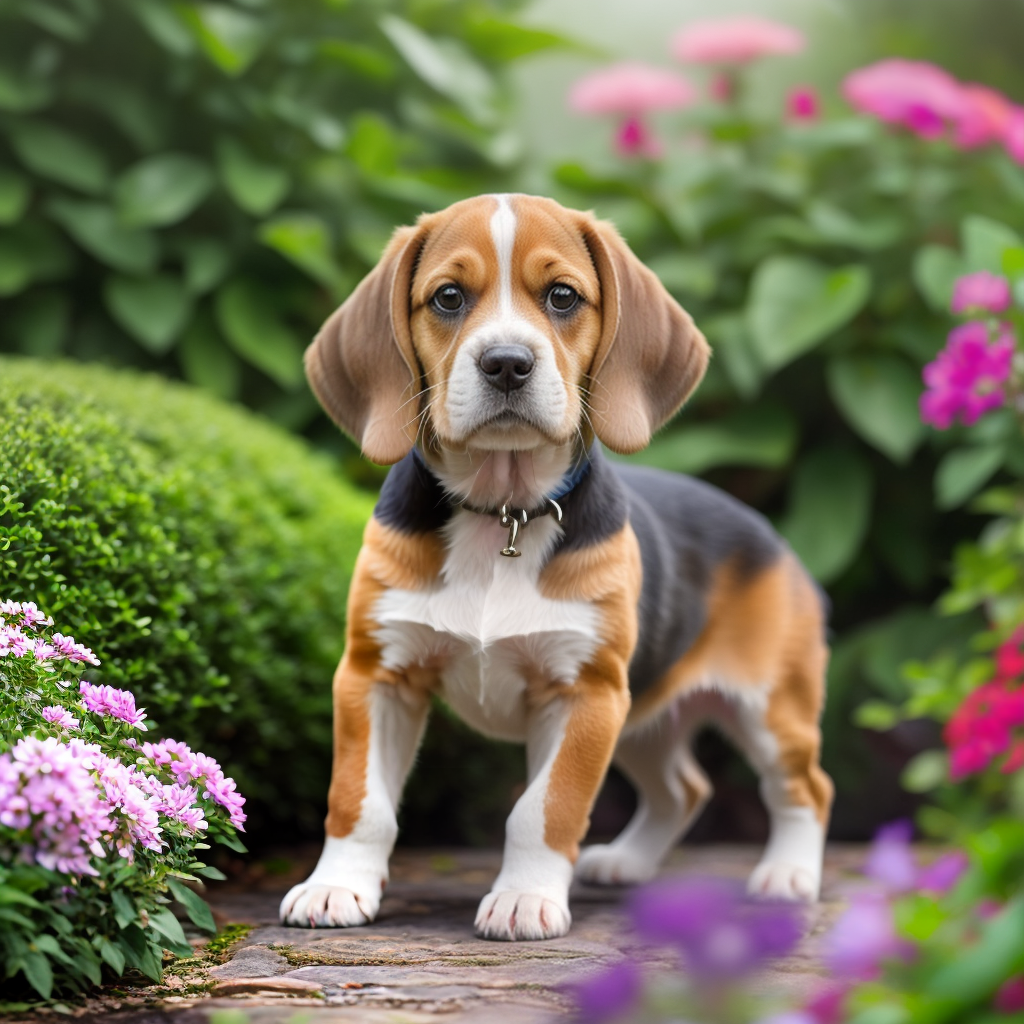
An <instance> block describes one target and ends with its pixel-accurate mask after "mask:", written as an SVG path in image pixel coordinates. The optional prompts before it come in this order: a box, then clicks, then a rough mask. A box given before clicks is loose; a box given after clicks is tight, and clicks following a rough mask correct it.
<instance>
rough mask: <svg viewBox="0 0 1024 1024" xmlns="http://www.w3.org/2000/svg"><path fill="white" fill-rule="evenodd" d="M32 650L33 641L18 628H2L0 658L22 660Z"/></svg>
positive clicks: (0, 632) (0, 631)
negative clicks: (11, 657)
mask: <svg viewBox="0 0 1024 1024" xmlns="http://www.w3.org/2000/svg"><path fill="white" fill-rule="evenodd" d="M31 649H32V641H31V640H30V639H29V638H28V637H27V636H25V634H24V633H23V632H22V631H21V630H20V629H19V628H18V627H17V626H0V657H4V656H5V655H8V654H13V655H14V657H15V658H21V657H23V656H24V655H26V654H28V652H29V651H30V650H31Z"/></svg>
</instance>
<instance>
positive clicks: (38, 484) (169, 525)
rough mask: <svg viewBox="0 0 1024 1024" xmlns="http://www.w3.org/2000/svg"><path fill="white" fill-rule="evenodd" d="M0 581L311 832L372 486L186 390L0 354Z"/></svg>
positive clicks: (261, 805) (264, 811)
mask: <svg viewBox="0 0 1024 1024" xmlns="http://www.w3.org/2000/svg"><path fill="white" fill-rule="evenodd" d="M0 421H2V422H3V423H4V424H5V435H4V443H3V445H2V446H0V590H2V591H3V592H5V593H6V594H7V595H8V596H10V597H11V598H13V599H15V600H32V601H36V602H37V603H38V604H39V605H40V606H42V607H45V608H47V609H48V611H49V612H50V613H51V614H53V615H54V616H56V617H57V618H58V619H59V620H60V621H61V622H64V623H66V624H67V626H68V628H69V629H70V630H71V631H72V632H74V634H75V635H76V636H79V637H82V638H83V639H84V640H85V641H86V642H88V643H89V644H90V645H91V647H92V648H93V649H94V650H95V651H96V653H97V655H98V656H99V657H100V658H101V659H102V662H103V664H102V665H101V666H100V667H99V668H98V669H97V670H96V671H95V672H94V673H93V674H92V677H91V678H92V681H93V682H96V683H107V684H112V685H114V686H125V687H130V688H132V689H133V690H134V691H135V692H136V694H137V695H138V697H139V699H140V702H141V703H142V704H144V705H145V706H146V707H147V708H148V710H149V714H150V715H151V716H153V717H154V718H157V719H159V720H160V723H161V725H162V726H164V727H166V728H167V729H168V730H169V731H171V732H172V734H173V735H175V736H176V737H178V738H179V739H182V740H185V741H186V742H188V743H194V744H197V745H200V746H201V747H202V748H203V749H204V750H207V751H209V752H210V753H211V754H213V755H214V756H216V757H217V758H218V759H220V760H221V761H223V762H224V763H225V764H227V765H228V766H230V769H231V771H232V774H234V775H236V777H237V778H238V779H239V781H240V784H241V785H242V786H243V788H244V789H245V791H246V792H247V793H248V794H249V796H250V798H251V799H252V800H253V801H254V803H255V805H256V806H255V807H254V814H255V817H254V820H253V825H254V826H255V827H256V828H257V829H258V830H259V829H265V828H266V827H267V825H268V822H271V821H278V822H285V821H286V822H288V823H290V825H291V826H292V827H296V826H298V827H300V828H304V829H306V830H307V831H308V832H315V831H317V830H318V829H319V823H320V820H321V816H322V814H323V800H324V796H325V790H326V784H327V779H328V775H329V767H328V765H329V757H330V734H331V697H330V686H329V680H330V678H331V674H332V673H333V670H334V667H335V664H336V662H337V658H338V656H339V654H340V650H341V646H342V642H343V638H344V609H345V597H346V591H347V587H348V581H349V577H350V573H351V566H352V564H353V562H354V559H355V554H356V551H357V550H358V545H359V538H360V534H361V531H362V526H363V523H364V521H365V519H366V517H367V515H368V514H369V509H370V501H369V499H367V498H366V497H364V496H363V495H361V494H360V492H358V491H356V490H355V489H353V488H352V487H351V486H350V485H347V484H345V483H344V482H343V481H342V480H340V479H339V478H338V476H337V474H336V472H335V470H334V468H333V467H332V466H331V465H330V463H329V461H328V460H326V459H325V458H323V457H321V456H318V455H315V454H313V453H311V452H310V451H309V450H308V448H307V446H306V445H305V444H304V443H302V442H301V441H299V440H297V439H294V438H292V437H289V436H287V435H286V434H283V433H282V432H281V431H280V430H279V429H277V428H275V427H274V426H272V425H271V424H268V423H266V422H264V421H261V420H259V419H258V418H257V417H255V416H253V415H252V414H249V413H246V412H244V411H242V410H239V409H233V408H230V407H227V406H225V405H224V404H222V403H221V402H219V401H218V400H216V399H214V398H212V397H210V396H208V395H204V394H202V393H201V392H198V391H196V390H194V389H190V388H187V387H185V386H183V385H177V384H171V383H167V382H164V381H161V380H160V379H158V378H155V377H150V376H143V375H139V374H136V373H130V372H123V371H122V372H115V371H109V370H104V369H102V368H99V367H91V368H90V367H83V366H79V365H76V364H73V363H61V362H56V363H54V362H51V363H46V364H44V363H40V362H36V361H32V360H20V359H11V358H8V359H4V360H0Z"/></svg>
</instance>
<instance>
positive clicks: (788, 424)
mask: <svg viewBox="0 0 1024 1024" xmlns="http://www.w3.org/2000/svg"><path fill="white" fill-rule="evenodd" d="M796 442H797V422H796V419H795V418H794V416H793V415H792V413H790V412H788V411H787V410H786V409H785V408H783V407H782V406H779V405H769V404H767V403H765V404H762V405H758V406H753V407H750V406H747V407H743V408H741V409H739V410H737V411H736V412H734V413H732V414H730V415H729V416H725V417H721V418H720V419H717V420H715V421H713V422H711V423H700V424H696V425H694V426H681V427H677V428H676V429H674V430H671V431H666V432H665V433H664V434H661V435H659V436H658V437H656V438H655V439H654V441H653V442H652V443H651V444H650V446H649V447H648V448H646V449H645V450H644V451H643V452H641V453H640V454H639V455H637V456H635V460H636V461H637V462H641V463H644V464H645V465H648V466H658V467H660V468H662V469H671V470H674V471H675V472H679V473H703V472H704V471H705V470H708V469H711V468H712V467H714V466H765V467H770V468H773V469H774V468H778V467H780V466H784V465H786V463H787V462H789V460H790V459H791V458H792V455H793V449H794V448H795V447H796Z"/></svg>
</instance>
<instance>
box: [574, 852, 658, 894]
mask: <svg viewBox="0 0 1024 1024" xmlns="http://www.w3.org/2000/svg"><path fill="white" fill-rule="evenodd" d="M657 872H658V865H657V864H651V862H650V861H649V860H648V859H647V858H646V857H638V856H636V854H630V853H628V852H627V851H625V850H617V849H616V848H615V846H614V844H613V845H611V846H605V845H603V844H602V845H598V846H588V847H587V848H586V849H584V850H583V851H582V852H581V853H580V859H579V860H578V861H577V862H576V877H577V878H578V879H579V880H580V881H581V882H585V883H587V884H588V885H638V884H639V883H641V882H649V881H650V880H651V879H652V878H653V877H654V876H655V875H656V874H657Z"/></svg>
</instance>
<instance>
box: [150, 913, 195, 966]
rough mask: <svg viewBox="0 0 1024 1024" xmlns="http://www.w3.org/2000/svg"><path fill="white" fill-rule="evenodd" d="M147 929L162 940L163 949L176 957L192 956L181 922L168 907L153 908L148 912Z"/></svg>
mask: <svg viewBox="0 0 1024 1024" xmlns="http://www.w3.org/2000/svg"><path fill="white" fill-rule="evenodd" d="M149 927H150V929H151V930H152V931H155V932H156V933H157V934H158V935H159V936H160V938H161V939H162V940H163V944H164V947H165V948H166V949H169V950H170V951H171V952H172V953H174V954H175V955H176V956H181V957H187V956H192V955H193V950H192V947H191V946H190V945H189V944H188V939H186V938H185V932H184V931H183V930H182V927H181V922H180V921H179V920H178V919H177V918H176V917H175V916H174V914H172V913H171V911H170V908H169V907H155V908H154V909H153V910H151V911H150V912H149Z"/></svg>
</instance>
